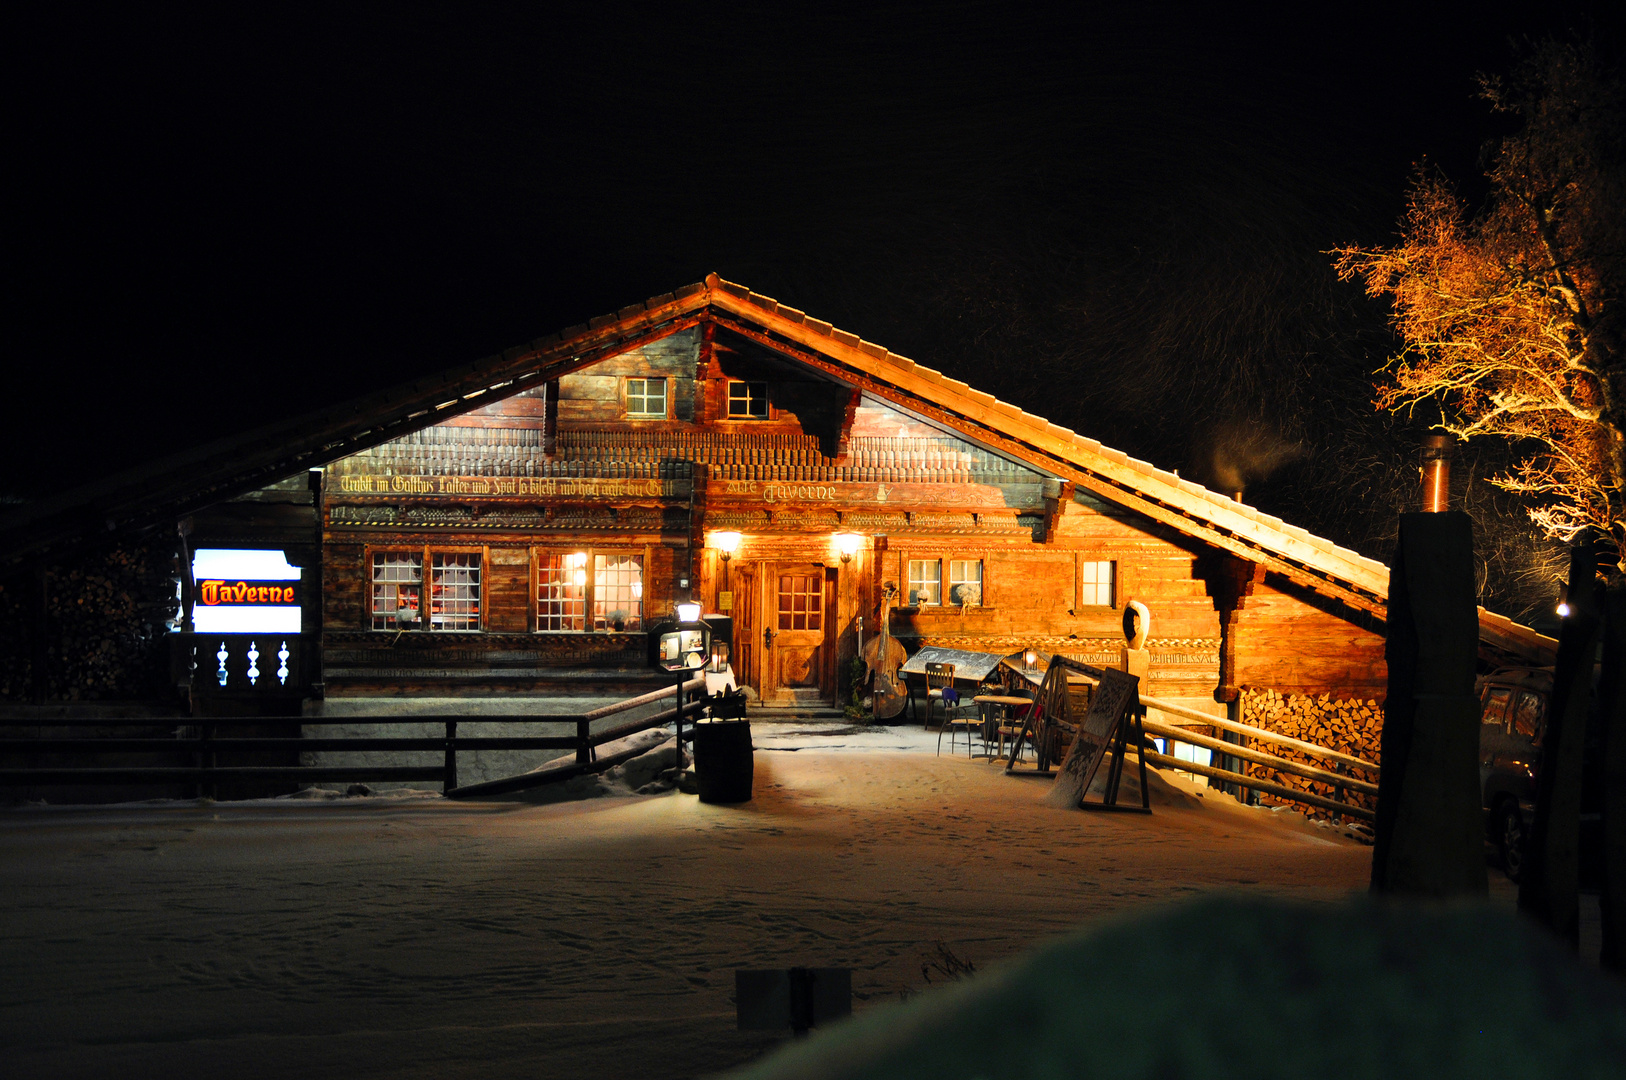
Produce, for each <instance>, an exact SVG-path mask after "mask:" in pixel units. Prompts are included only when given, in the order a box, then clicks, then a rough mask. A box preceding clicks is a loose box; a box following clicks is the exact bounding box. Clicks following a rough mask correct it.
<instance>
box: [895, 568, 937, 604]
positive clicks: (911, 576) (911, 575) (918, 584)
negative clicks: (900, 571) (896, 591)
mask: <svg viewBox="0 0 1626 1080" xmlns="http://www.w3.org/2000/svg"><path fill="white" fill-rule="evenodd" d="M916 567H919V568H920V570H921V576H919V577H916V576H915V575H916ZM928 569H929V570H930V572H931V576H930V577H927V576H925V572H926V571H927V570H928ZM904 571H905V574H904V581H905V582H906V585H905V587H904V596H905V597H906V598H907V599H908V601H909V604H908V606H909V607H942V606H943V560H942V559H905V560H904ZM928 586H929V587H930V588H931V590H932V592H933V593H934V594H935V599H932V600H920V599H917V597H918V596H919V594H920V592H921V590H923V589H925V588H927V587H928Z"/></svg>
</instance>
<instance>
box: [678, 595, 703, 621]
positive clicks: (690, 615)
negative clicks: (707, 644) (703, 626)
mask: <svg viewBox="0 0 1626 1080" xmlns="http://www.w3.org/2000/svg"><path fill="white" fill-rule="evenodd" d="M677 616H678V622H699V621H700V605H699V604H697V603H695V602H694V601H692V600H685V601H684V602H683V603H681V604H679V605H678V606H677Z"/></svg>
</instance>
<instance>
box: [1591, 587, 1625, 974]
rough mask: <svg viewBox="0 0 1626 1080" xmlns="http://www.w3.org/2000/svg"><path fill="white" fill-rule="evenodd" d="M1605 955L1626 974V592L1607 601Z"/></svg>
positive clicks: (1601, 710) (1606, 963)
mask: <svg viewBox="0 0 1626 1080" xmlns="http://www.w3.org/2000/svg"><path fill="white" fill-rule="evenodd" d="M1598 716H1599V718H1600V719H1601V720H1602V721H1603V724H1602V727H1603V895H1602V897H1601V898H1600V906H1601V907H1602V909H1603V952H1602V955H1601V956H1600V957H1599V964H1600V966H1602V967H1603V968H1604V969H1605V970H1608V971H1617V972H1626V589H1622V588H1619V587H1616V588H1613V589H1610V590H1609V592H1608V594H1607V595H1606V596H1605V598H1604V629H1603V671H1602V673H1601V675H1600V677H1599V679H1598Z"/></svg>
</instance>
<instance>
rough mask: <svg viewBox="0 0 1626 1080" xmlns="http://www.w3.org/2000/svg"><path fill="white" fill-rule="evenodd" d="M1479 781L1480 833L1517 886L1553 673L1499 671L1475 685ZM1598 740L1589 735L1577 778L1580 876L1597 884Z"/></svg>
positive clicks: (1543, 670)
mask: <svg viewBox="0 0 1626 1080" xmlns="http://www.w3.org/2000/svg"><path fill="white" fill-rule="evenodd" d="M1476 685H1477V688H1478V690H1479V710H1480V711H1479V720H1480V723H1479V781H1480V789H1481V792H1482V794H1483V805H1484V810H1485V833H1486V836H1487V837H1488V839H1489V840H1490V841H1491V843H1493V844H1495V845H1496V850H1497V854H1498V855H1499V856H1500V858H1501V862H1502V869H1503V870H1504V871H1506V872H1507V876H1508V877H1509V878H1511V879H1512V880H1514V881H1518V880H1519V871H1520V868H1521V864H1522V862H1523V859H1524V841H1525V837H1526V836H1528V835H1529V830H1530V825H1531V823H1532V822H1533V821H1534V820H1535V812H1536V786H1537V783H1538V780H1539V777H1540V776H1541V746H1542V741H1543V739H1544V738H1545V736H1546V734H1547V712H1548V709H1549V706H1550V704H1551V701H1552V694H1553V669H1552V668H1550V667H1544V668H1502V669H1500V670H1498V671H1495V672H1492V673H1491V674H1489V675H1482V676H1480V677H1479V679H1478V681H1477V683H1476ZM1597 736H1598V733H1597V732H1596V731H1593V730H1591V728H1590V726H1589V729H1588V731H1587V733H1586V740H1585V744H1584V752H1583V755H1582V775H1581V835H1580V875H1581V882H1582V884H1583V885H1587V884H1589V883H1592V882H1594V881H1595V880H1596V879H1597V878H1598V875H1599V873H1600V872H1601V867H1602V830H1601V828H1600V823H1601V817H1600V815H1599V813H1598V811H1599V794H1600V792H1601V788H1600V787H1599V783H1598V782H1599V781H1600V780H1601V776H1600V775H1599V772H1598V770H1599V767H1600V766H1601V764H1602V760H1601V755H1600V754H1599V753H1598V746H1597V745H1596V743H1597Z"/></svg>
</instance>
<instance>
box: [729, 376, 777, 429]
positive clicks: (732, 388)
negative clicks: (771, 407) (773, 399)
mask: <svg viewBox="0 0 1626 1080" xmlns="http://www.w3.org/2000/svg"><path fill="white" fill-rule="evenodd" d="M728 415H729V418H730V419H733V420H765V419H767V417H768V384H767V383H765V382H730V383H729V384H728Z"/></svg>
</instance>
